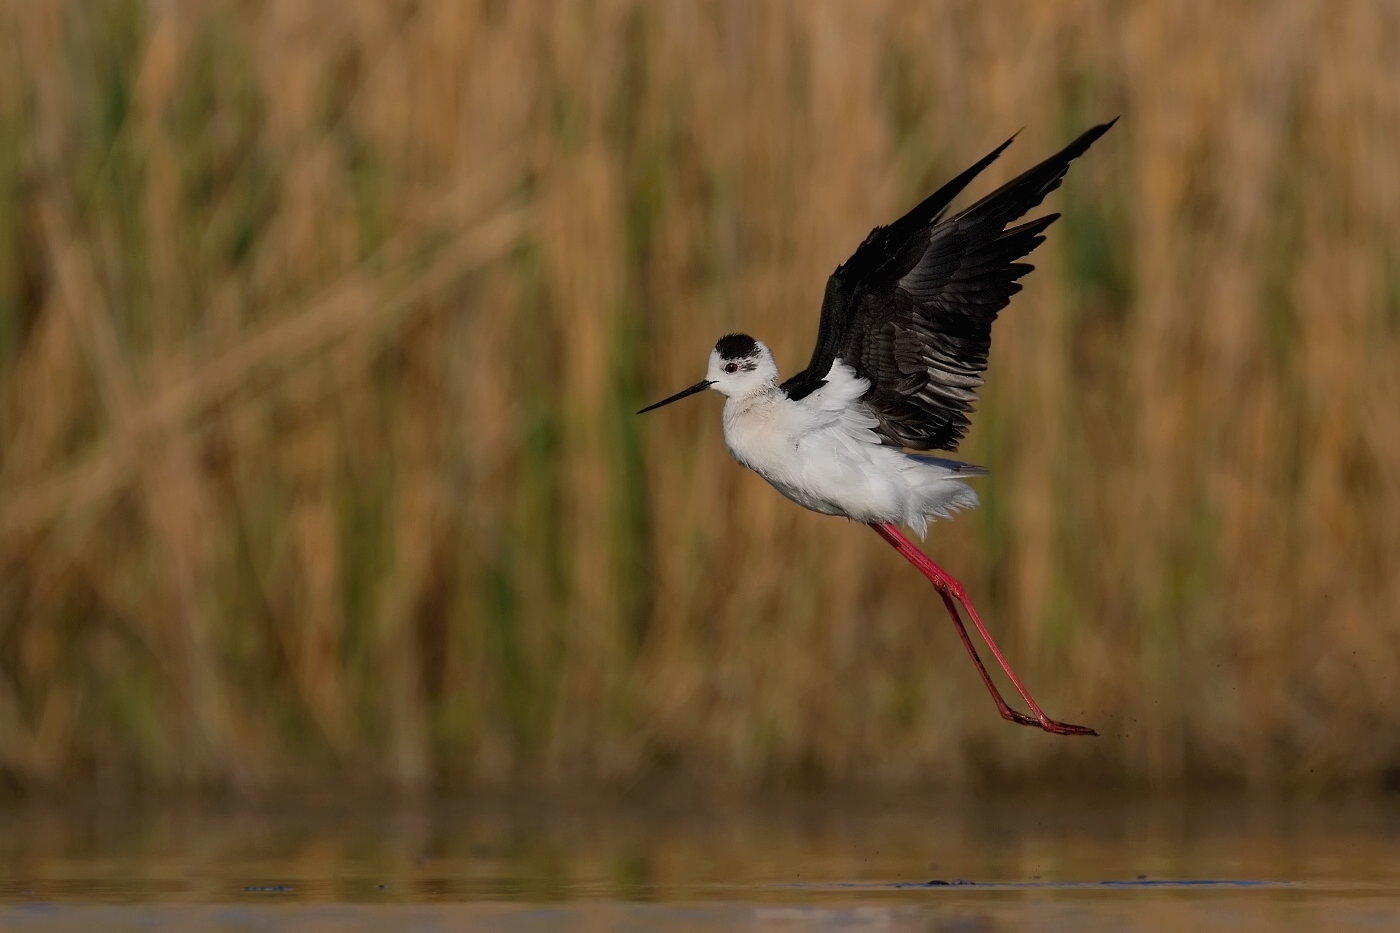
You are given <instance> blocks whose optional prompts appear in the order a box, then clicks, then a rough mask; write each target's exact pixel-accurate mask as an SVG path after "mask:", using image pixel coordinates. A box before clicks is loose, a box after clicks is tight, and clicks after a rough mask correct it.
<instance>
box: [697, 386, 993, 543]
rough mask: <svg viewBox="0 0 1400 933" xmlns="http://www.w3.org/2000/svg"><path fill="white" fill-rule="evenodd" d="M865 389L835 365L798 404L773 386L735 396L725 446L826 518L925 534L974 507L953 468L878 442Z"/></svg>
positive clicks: (728, 407)
mask: <svg viewBox="0 0 1400 933" xmlns="http://www.w3.org/2000/svg"><path fill="white" fill-rule="evenodd" d="M868 385H869V384H868V383H867V382H866V381H865V380H864V379H860V378H858V377H857V376H856V375H855V373H854V372H853V371H852V370H851V369H850V368H849V367H848V366H845V365H844V364H842V363H841V362H839V361H838V362H837V363H836V364H835V365H834V366H832V369H831V372H830V373H829V374H828V375H827V384H826V385H824V386H822V387H821V388H820V389H818V390H817V391H815V392H813V393H812V394H811V395H808V396H807V397H806V398H804V399H801V400H800V401H796V402H794V401H793V400H792V399H790V398H788V397H787V395H786V393H784V392H783V391H782V390H781V389H778V388H777V387H776V386H773V387H771V388H770V389H769V390H767V391H764V392H759V393H755V394H754V395H749V396H744V397H734V398H730V399H729V400H728V401H727V402H726V403H725V406H724V440H725V443H726V444H727V445H728V446H729V450H730V452H731V453H732V454H733V455H734V459H736V460H738V461H739V462H740V463H742V464H743V465H744V466H746V467H748V468H749V469H751V470H753V471H754V472H755V473H757V474H759V475H760V476H762V477H763V478H764V479H766V480H767V481H768V482H769V483H771V484H772V485H773V486H774V488H776V489H777V490H778V491H779V492H781V493H782V494H783V495H785V496H787V497H788V498H789V499H791V500H793V501H794V502H796V503H798V504H799V505H802V506H805V507H806V508H809V509H812V510H813V511H816V512H822V513H825V514H827V515H845V516H847V517H849V518H851V519H853V520H855V521H861V522H899V523H902V524H906V525H908V526H909V527H911V528H913V529H914V530H915V531H916V532H917V533H919V534H920V535H922V534H923V530H924V526H925V525H926V524H927V522H928V521H929V520H930V519H931V518H933V517H934V516H935V515H946V514H947V512H948V511H949V510H951V509H955V508H960V507H964V506H971V505H975V504H976V501H977V499H976V495H975V494H974V493H973V491H972V490H971V489H969V488H968V487H967V486H965V485H964V484H963V483H961V482H959V481H958V480H957V479H956V478H955V477H956V475H957V474H956V473H955V472H954V470H953V469H950V468H949V467H948V466H946V465H939V464H938V463H931V462H926V461H922V460H919V459H916V458H914V457H911V456H909V455H907V454H905V453H903V452H902V451H901V450H899V449H898V448H894V447H889V446H885V445H883V444H882V443H881V439H880V436H879V435H878V434H876V433H875V431H874V428H875V427H876V426H877V424H878V422H877V421H876V420H875V418H874V416H872V415H871V414H870V412H869V411H867V410H866V409H865V407H864V405H862V404H861V402H860V397H861V396H862V395H864V394H865V391H866V389H867V388H868ZM944 463H945V464H946V463H947V462H946V461H945V462H944Z"/></svg>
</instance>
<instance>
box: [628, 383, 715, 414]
mask: <svg viewBox="0 0 1400 933" xmlns="http://www.w3.org/2000/svg"><path fill="white" fill-rule="evenodd" d="M712 385H714V383H712V382H711V381H710V380H708V379H701V380H700V381H699V382H697V383H695V385H693V386H691V387H690V388H688V389H681V390H680V391H679V392H677V393H676V394H675V395H673V396H671V397H670V398H663V399H662V400H661V401H659V402H657V403H656V404H655V405H648V406H647V407H646V408H643V409H642V410H641V411H639V412H637V414H639V415H644V414H646V413H647V412H649V411H651V410H652V409H653V408H660V407H661V406H662V405H669V404H671V403H672V402H679V401H680V400H681V399H683V398H685V397H686V396H687V395H694V394H695V393H696V392H704V391H705V390H706V389H708V388H709V387H710V386H712Z"/></svg>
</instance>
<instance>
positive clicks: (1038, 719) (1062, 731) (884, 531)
mask: <svg viewBox="0 0 1400 933" xmlns="http://www.w3.org/2000/svg"><path fill="white" fill-rule="evenodd" d="M870 527H871V528H874V529H875V533H876V534H878V535H879V536H880V537H882V538H884V539H885V540H886V541H888V542H889V544H890V546H891V547H893V548H894V549H895V550H896V551H898V552H899V553H900V554H902V555H904V559H905V560H907V561H909V563H911V564H913V565H914V566H915V567H917V568H918V569H919V572H920V573H922V574H923V575H924V576H925V577H928V580H929V582H930V583H932V584H933V586H934V589H936V590H938V595H940V596H942V597H943V605H945V606H946V607H947V608H948V614H949V615H950V616H952V617H953V624H954V625H956V626H957V628H958V635H959V637H961V638H962V642H963V646H964V647H966V648H967V652H968V654H970V655H972V662H973V663H974V664H976V665H977V671H978V673H980V674H981V675H982V682H983V683H984V684H986V685H987V689H988V690H989V691H991V694H992V699H994V700H996V704H997V710H998V711H999V712H1000V713H1001V716H1002V718H1003V719H1009V720H1011V721H1012V722H1019V723H1020V724H1021V725H1023V726H1039V727H1040V728H1042V729H1044V730H1045V731H1046V732H1054V733H1056V734H1058V735H1098V733H1097V732H1095V731H1094V730H1093V729H1090V728H1088V727H1087V726H1076V725H1073V724H1072V723H1067V722H1056V721H1055V720H1053V719H1051V718H1050V717H1049V716H1046V715H1045V713H1044V712H1043V711H1042V710H1041V708H1040V706H1039V705H1037V704H1036V702H1035V700H1033V699H1032V698H1031V695H1030V692H1029V691H1027V690H1026V688H1025V686H1024V685H1023V684H1022V683H1021V678H1019V677H1017V676H1016V672H1015V671H1013V670H1012V669H1011V665H1010V664H1008V663H1007V661H1006V657H1005V656H1004V655H1002V653H1001V649H1000V648H998V647H997V643H996V642H995V641H993V640H992V635H991V633H990V632H988V631H987V627H986V626H985V625H983V624H982V619H981V617H980V616H978V615H977V610H976V609H973V608H972V603H971V602H970V601H969V600H968V598H967V591H966V590H964V589H963V585H962V584H961V583H959V582H958V581H957V580H955V579H953V578H952V577H951V576H950V575H949V574H948V573H947V572H946V571H945V570H944V569H943V568H942V567H939V566H938V565H937V564H935V563H934V562H933V561H932V560H930V559H929V558H928V555H926V554H925V553H924V552H923V551H920V550H919V549H918V548H917V547H915V546H914V544H913V542H912V541H910V540H909V539H908V538H906V537H905V536H904V535H903V533H902V532H900V530H899V529H898V528H896V527H895V526H894V525H892V524H890V523H888V522H884V523H874V522H872V523H871V525H870ZM954 599H956V600H957V601H958V602H960V603H962V606H963V608H964V609H966V610H967V614H968V616H969V617H971V619H972V624H973V625H975V626H977V632H978V634H980V635H981V636H982V640H983V641H985V642H986V643H987V647H988V648H991V649H992V654H993V655H995V656H996V659H997V662H998V663H1000V664H1001V669H1002V670H1004V671H1006V676H1007V677H1009V678H1011V683H1012V684H1014V685H1015V687H1016V690H1017V692H1018V693H1020V694H1021V699H1023V700H1025V701H1026V705H1027V706H1029V707H1030V708H1031V712H1032V713H1034V714H1035V718H1034V719H1032V718H1031V717H1029V716H1027V715H1025V714H1024V713H1018V712H1016V711H1015V710H1013V709H1011V707H1009V706H1007V705H1006V701H1005V700H1003V699H1002V698H1001V694H1000V693H999V692H998V691H997V688H996V686H995V685H994V684H993V683H992V679H991V677H989V676H988V675H987V669H986V668H985V667H983V666H982V659H981V658H979V657H977V651H976V649H974V648H973V646H972V640H971V639H970V638H968V637H967V629H965V628H963V624H962V619H961V618H959V616H958V609H957V607H956V606H954V605H953V600H954Z"/></svg>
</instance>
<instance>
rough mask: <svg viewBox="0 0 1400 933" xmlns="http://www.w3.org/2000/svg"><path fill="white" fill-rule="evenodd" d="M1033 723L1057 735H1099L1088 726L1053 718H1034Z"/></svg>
mask: <svg viewBox="0 0 1400 933" xmlns="http://www.w3.org/2000/svg"><path fill="white" fill-rule="evenodd" d="M1031 725H1035V726H1039V727H1040V728H1042V729H1044V730H1045V731H1046V732H1053V733H1055V734H1056V735H1098V733H1097V732H1095V731H1094V730H1093V729H1090V728H1089V727H1088V726H1076V725H1075V724H1074V723H1072V722H1056V721H1055V720H1053V719H1042V720H1032V722H1031Z"/></svg>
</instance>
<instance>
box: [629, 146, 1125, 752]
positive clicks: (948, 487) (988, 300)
mask: <svg viewBox="0 0 1400 933" xmlns="http://www.w3.org/2000/svg"><path fill="white" fill-rule="evenodd" d="M1116 122H1117V118H1115V119H1114V120H1111V121H1109V122H1108V123H1103V124H1100V125H1098V126H1095V127H1093V128H1091V129H1089V130H1087V131H1086V132H1084V133H1083V134H1082V135H1081V136H1080V137H1079V138H1078V139H1076V140H1074V142H1072V143H1070V144H1069V145H1068V146H1066V147H1065V148H1064V149H1062V150H1060V151H1059V152H1057V153H1056V154H1055V155H1053V156H1051V157H1050V158H1048V159H1046V160H1045V161H1044V162H1041V163H1040V164H1039V165H1037V166H1035V167H1034V168H1032V169H1030V170H1028V171H1026V172H1025V173H1023V174H1022V175H1020V176H1018V177H1016V178H1014V179H1012V180H1011V181H1009V182H1007V183H1006V184H1005V185H1002V186H1001V187H1000V188H998V189H997V190H996V191H993V192H992V193H991V194H989V195H987V196H986V197H984V198H982V199H981V200H980V201H978V202H977V203H975V204H973V205H972V206H971V207H968V208H966V209H965V210H963V211H960V212H959V213H957V214H954V215H953V216H951V217H947V218H945V217H944V216H943V214H944V211H945V210H946V208H947V207H948V205H949V203H950V202H951V201H952V200H953V198H955V197H956V196H957V195H958V193H959V192H961V191H962V190H963V188H965V187H966V186H967V184H968V183H969V182H971V181H972V179H973V178H975V177H976V176H977V175H978V173H980V172H981V171H982V170H983V169H985V168H986V167H987V166H988V165H990V164H992V162H993V161H994V160H995V159H996V158H997V156H999V155H1001V153H1002V151H1003V150H1005V149H1006V147H1007V146H1009V145H1011V139H1008V140H1007V141H1006V142H1004V143H1002V144H1001V145H1000V146H998V147H997V148H995V149H993V150H992V151H991V152H990V153H988V154H987V155H986V156H984V157H983V158H982V159H981V161H979V162H978V163H977V164H976V165H973V166H972V167H971V168H969V169H968V170H967V171H965V172H963V173H962V174H961V175H959V176H958V177H956V178H954V179H953V180H952V181H950V182H948V183H947V184H946V185H944V186H943V187H942V188H939V189H938V190H937V191H935V192H934V193H933V194H931V195H929V196H928V197H927V198H925V199H924V201H923V202H922V203H920V204H919V205H918V206H917V207H915V208H914V209H913V210H911V211H910V212H909V213H907V214H905V215H904V216H903V217H901V218H900V219H899V220H896V221H895V222H894V223H892V224H890V225H889V226H885V227H876V228H875V229H874V230H872V231H870V235H869V236H867V237H866V238H865V241H864V242H863V243H861V244H860V246H859V247H858V248H857V249H856V251H855V253H854V254H853V255H852V256H851V258H849V259H847V260H846V261H845V262H844V263H842V264H841V265H840V266H838V267H837V269H836V271H835V272H833V273H832V274H831V278H829V279H828V280H827V283H826V296H825V298H824V299H823V300H822V314H821V324H820V325H819V327H818V329H817V345H816V348H815V349H814V350H813V351H812V358H811V360H810V361H809V362H808V363H807V368H806V369H804V370H802V372H800V373H798V374H797V375H795V376H792V377H791V378H789V379H787V380H786V381H784V382H779V381H778V365H777V363H776V362H775V361H774V359H773V354H772V352H771V351H770V350H769V349H768V347H767V346H766V345H765V344H764V343H762V342H761V341H758V340H755V339H754V338H752V337H750V336H748V335H747V334H727V335H726V336H724V337H721V338H720V339H719V342H717V343H716V344H715V347H714V349H713V350H711V351H710V362H709V369H708V371H707V372H706V374H705V378H704V379H702V380H700V381H699V382H697V383H696V384H695V385H693V386H691V387H690V388H688V389H684V390H682V391H680V392H677V393H676V394H675V395H672V396H671V397H670V398H667V399H663V400H662V401H659V402H657V403H656V404H654V405H649V406H647V407H646V408H643V409H642V411H641V412H638V414H642V413H643V412H648V411H652V410H653V409H656V408H660V407H661V406H663V405H669V404H671V403H672V402H675V401H679V400H680V399H683V398H685V397H687V396H690V395H694V394H696V393H698V392H702V391H704V390H705V389H714V390H716V391H717V392H719V393H721V394H722V395H725V396H727V401H726V402H725V403H724V441H725V444H726V445H727V446H728V447H729V451H730V453H732V454H733V455H734V459H735V460H738V461H739V463H741V464H742V465H744V466H746V467H748V468H749V469H751V470H753V471H754V472H755V473H757V474H758V475H759V476H762V477H763V478H764V479H765V480H767V481H768V482H769V483H770V484H772V485H773V486H774V488H776V489H777V490H778V491H779V492H781V493H782V494H783V495H785V496H787V497H788V498H789V499H791V500H792V501H794V502H796V503H797V504H798V505H802V506H806V507H807V508H809V509H812V510H813V511H815V512H821V513H823V514H826V515H844V516H845V517H847V518H849V519H851V520H852V521H857V522H864V523H865V524H868V525H869V526H870V527H871V528H873V529H874V530H875V532H876V533H877V534H879V535H880V537H881V538H884V539H885V541H887V542H888V543H889V544H890V545H891V546H893V547H894V548H895V550H897V551H899V553H900V554H902V555H903V556H904V558H905V559H906V560H908V561H909V562H910V563H911V564H913V565H914V566H915V567H917V568H918V569H919V571H920V572H921V573H922V574H923V575H924V576H925V577H927V578H928V580H929V582H931V583H932V584H933V586H934V588H935V589H936V590H937V591H938V593H939V595H940V596H941V597H942V598H943V604H944V606H945V607H946V608H947V610H948V614H949V615H950V616H951V617H952V619H953V624H954V625H955V626H956V627H957V630H958V636H959V637H960V638H961V639H962V643H963V646H964V647H966V648H967V652H968V654H969V655H970V656H971V657H972V661H973V663H974V664H975V665H977V671H978V673H979V674H981V676H982V682H983V683H985V684H986V685H987V689H988V690H989V691H990V692H991V694H992V699H993V700H995V701H996V705H997V710H998V711H999V712H1000V713H1001V715H1002V718H1004V719H1009V720H1011V721H1012V722H1016V723H1020V724H1021V725H1024V726H1037V727H1039V728H1041V729H1044V730H1045V731H1047V732H1053V733H1057V734H1060V735H1096V734H1097V733H1095V732H1094V730H1092V729H1090V728H1088V727H1086V726H1076V725H1074V724H1072V723H1065V722H1056V721H1055V720H1053V719H1051V718H1050V717H1048V716H1046V715H1045V713H1044V711H1043V710H1041V708H1040V706H1039V704H1037V703H1036V702H1035V700H1034V699H1032V698H1031V695H1030V693H1029V691H1027V690H1026V688H1025V685H1024V684H1022V683H1021V679H1020V678H1019V677H1017V676H1016V672H1015V671H1013V670H1012V669H1011V665H1010V664H1009V663H1007V660H1006V657H1005V656H1004V655H1003V654H1002V652H1001V649H1000V648H998V647H997V644H996V642H995V641H994V640H993V639H992V636H991V633H990V632H988V631H987V627H986V625H984V624H983V623H982V619H981V617H980V616H978V614H977V610H976V609H974V608H973V606H972V602H971V601H970V600H969V599H968V597H967V592H966V591H965V590H964V589H963V586H962V584H961V583H959V582H958V581H957V580H955V579H954V578H953V577H952V576H951V575H950V574H949V573H948V572H947V571H945V570H943V568H941V567H939V566H938V565H937V564H935V563H934V562H933V561H932V560H930V559H929V557H928V556H927V555H925V554H924V553H923V552H922V551H920V550H919V549H918V548H917V547H915V546H914V543H913V542H912V541H910V540H909V539H908V538H907V537H905V535H904V534H903V532H901V531H900V530H899V527H898V526H899V525H905V526H907V527H909V528H911V529H912V530H913V531H914V532H915V533H917V534H918V535H919V537H921V538H922V537H923V535H924V532H925V530H926V529H927V527H928V524H929V522H931V521H933V520H934V519H936V518H946V517H948V516H949V514H950V513H952V512H954V511H956V510H958V509H965V508H973V507H975V506H976V505H977V494H976V493H975V492H973V490H972V488H971V487H970V486H968V485H967V483H966V482H965V480H966V479H967V478H968V477H972V476H981V475H984V474H985V473H986V472H987V471H986V470H984V469H982V468H981V467H977V466H972V465H971V464H967V463H962V462H959V461H956V460H951V459H945V458H941V457H934V456H929V455H928V454H927V453H926V452H927V451H956V450H957V447H958V442H959V441H960V440H961V439H962V437H963V434H964V433H965V432H966V431H967V427H968V414H969V413H970V412H971V411H972V406H973V403H974V402H975V401H976V400H977V387H978V386H980V385H982V383H983V380H982V373H983V372H984V371H985V370H986V368H987V353H988V350H989V349H990V347H991V340H992V321H994V320H995V319H996V316H997V312H999V311H1001V309H1002V308H1004V307H1006V306H1007V304H1009V303H1010V301H1011V296H1012V295H1014V294H1016V292H1018V291H1020V290H1021V285H1020V282H1018V281H1017V280H1018V279H1020V278H1021V277H1022V276H1024V275H1025V274H1026V273H1028V272H1030V271H1031V269H1032V268H1033V267H1032V266H1031V265H1029V264H1028V263H1024V262H1019V261H1018V260H1020V259H1022V258H1024V257H1025V256H1027V255H1028V254H1029V253H1030V252H1031V251H1032V250H1034V249H1035V248H1036V247H1037V246H1039V245H1040V244H1041V243H1043V242H1044V241H1045V230H1046V228H1047V227H1049V226H1050V225H1051V224H1052V223H1054V222H1055V220H1056V219H1057V218H1058V217H1059V216H1060V215H1059V214H1046V215H1045V216H1043V217H1037V218H1035V219H1034V220H1029V221H1026V222H1024V223H1015V222H1016V221H1018V220H1019V219H1020V218H1021V217H1022V216H1024V215H1025V214H1026V213H1027V212H1028V211H1030V210H1032V209H1033V208H1035V207H1036V206H1038V205H1039V204H1040V202H1041V201H1042V200H1043V199H1044V198H1045V196H1046V195H1047V194H1049V193H1050V192H1051V191H1054V190H1055V189H1056V188H1058V187H1059V186H1060V182H1061V181H1062V180H1063V179H1064V176H1065V172H1066V171H1068V169H1069V164H1070V162H1071V161H1073V160H1074V159H1075V158H1077V157H1079V156H1081V155H1083V154H1084V153H1085V152H1086V151H1087V150H1088V148H1089V147H1090V146H1091V145H1092V144H1093V143H1094V141H1095V140H1097V139H1098V138H1099V137H1100V136H1102V135H1103V134H1104V133H1106V132H1108V130H1109V127H1111V126H1113V124H1114V123H1116ZM1014 138H1015V137H1012V139H1014ZM1013 223H1015V226H1009V225H1011V224H1013ZM954 600H956V601H957V603H959V604H961V605H962V607H963V608H964V609H965V610H966V611H967V614H968V616H969V617H970V618H971V619H972V623H973V625H975V626H976V627H977V632H978V634H980V635H981V636H982V640H983V641H985V642H986V643H987V647H988V648H990V649H991V652H992V654H993V655H994V656H995V657H996V659H997V661H998V663H1000V664H1001V668H1002V670H1003V671H1005V672H1006V676H1007V677H1008V678H1010V680H1011V683H1012V684H1013V685H1014V686H1015V687H1016V690H1017V692H1019V693H1020V695H1021V699H1022V700H1024V701H1025V702H1026V704H1027V705H1028V706H1029V707H1030V710H1031V715H1026V714H1025V713H1022V712H1020V711H1018V710H1015V709H1012V708H1011V707H1010V706H1009V705H1008V704H1007V703H1006V701H1005V700H1004V699H1003V698H1002V696H1001V693H1000V691H998V690H997V688H996V685H995V684H994V683H993V682H992V679H991V677H990V676H989V675H988V674H987V669H986V667H985V666H984V665H983V664H982V659H981V658H980V657H978V655H977V649H976V648H975V647H974V646H973V644H972V640H971V639H970V638H968V635H967V629H966V628H964V627H963V621H962V618H961V617H960V616H959V615H958V608H957V605H955V604H954Z"/></svg>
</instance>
